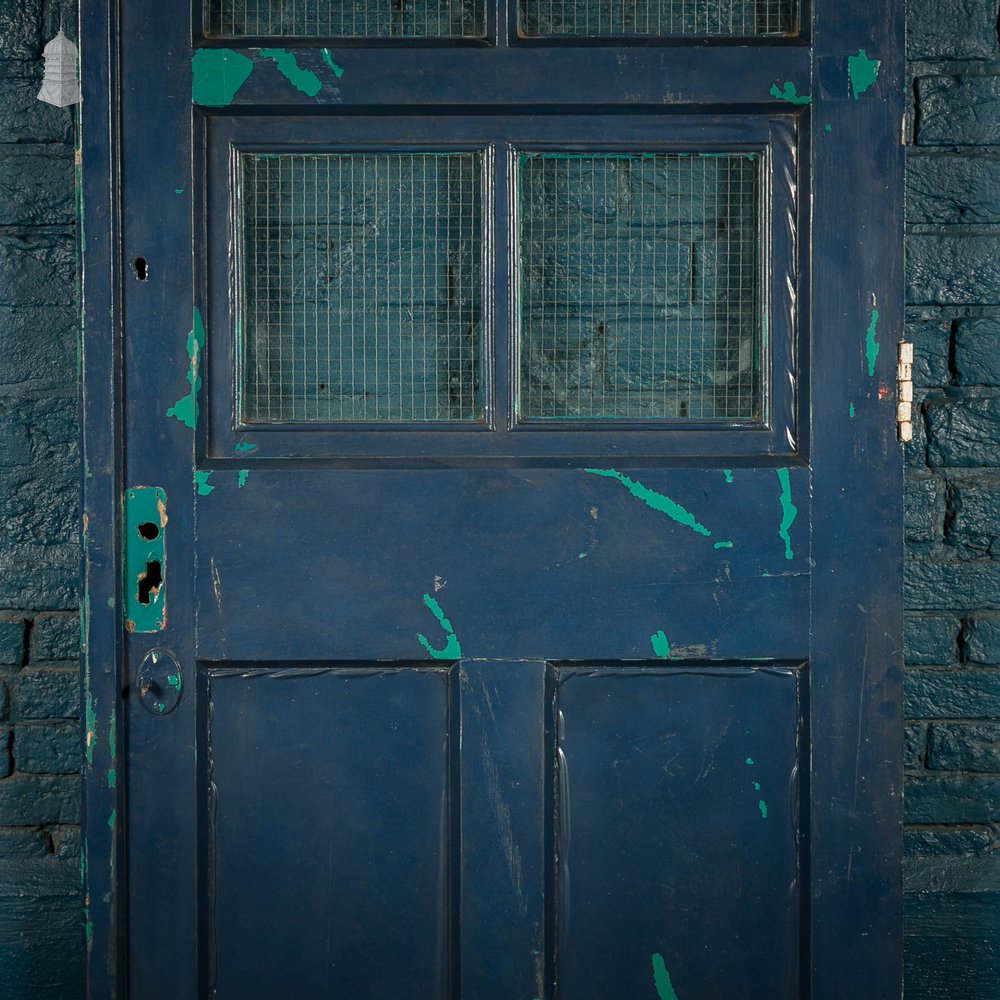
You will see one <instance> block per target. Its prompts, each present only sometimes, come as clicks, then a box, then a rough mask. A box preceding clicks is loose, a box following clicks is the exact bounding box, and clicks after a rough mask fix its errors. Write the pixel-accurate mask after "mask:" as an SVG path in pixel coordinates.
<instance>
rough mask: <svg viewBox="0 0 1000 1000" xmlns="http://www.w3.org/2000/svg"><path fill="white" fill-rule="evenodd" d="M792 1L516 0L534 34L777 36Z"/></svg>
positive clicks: (793, 19)
mask: <svg viewBox="0 0 1000 1000" xmlns="http://www.w3.org/2000/svg"><path fill="white" fill-rule="evenodd" d="M797 20H798V2H797V0H627V2H617V0H616V2H611V0H519V3H518V26H519V28H520V31H521V34H522V35H526V36H528V37H537V36H539V35H583V36H589V37H592V38H593V37H597V38H600V37H605V36H609V35H647V36H654V37H655V36H659V37H669V36H671V35H736V36H741V35H780V34H787V33H789V32H791V31H794V30H795V29H796V25H797Z"/></svg>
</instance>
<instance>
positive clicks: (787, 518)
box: [777, 469, 799, 559]
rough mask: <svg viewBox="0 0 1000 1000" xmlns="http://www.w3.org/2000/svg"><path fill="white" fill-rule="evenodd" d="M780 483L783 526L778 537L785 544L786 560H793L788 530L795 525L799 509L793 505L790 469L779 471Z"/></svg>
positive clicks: (780, 527)
mask: <svg viewBox="0 0 1000 1000" xmlns="http://www.w3.org/2000/svg"><path fill="white" fill-rule="evenodd" d="M777 473H778V482H780V483H781V496H780V497H779V499H780V501H781V524H780V525H779V526H778V535H779V537H780V538H781V539H782V541H784V543H785V558H786V559H792V558H794V556H795V553H794V552H793V551H792V539H791V536H790V535H789V534H788V529H789V528H790V527H791V526H792V525H793V524H794V523H795V518H796V516H797V515H798V512H799V509H798V507H796V506H795V504H793V503H792V485H791V481H790V480H789V478H788V469H778V470H777Z"/></svg>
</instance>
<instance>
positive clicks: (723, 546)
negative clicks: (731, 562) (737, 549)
mask: <svg viewBox="0 0 1000 1000" xmlns="http://www.w3.org/2000/svg"><path fill="white" fill-rule="evenodd" d="M732 547H733V543H732V542H716V543H715V545H713V546H712V548H713V549H731V548H732Z"/></svg>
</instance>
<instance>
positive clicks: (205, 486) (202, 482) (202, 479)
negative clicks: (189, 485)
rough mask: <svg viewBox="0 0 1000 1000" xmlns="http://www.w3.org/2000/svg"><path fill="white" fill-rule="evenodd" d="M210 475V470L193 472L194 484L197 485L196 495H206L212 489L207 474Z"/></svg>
mask: <svg viewBox="0 0 1000 1000" xmlns="http://www.w3.org/2000/svg"><path fill="white" fill-rule="evenodd" d="M211 475H212V472H211V470H209V471H208V472H195V474H194V484H195V486H197V487H198V496H200V497H207V496H208V494H209V493H211V492H212V490H214V489H215V487H214V486H212V485H210V484H209V482H208V479H209V476H211Z"/></svg>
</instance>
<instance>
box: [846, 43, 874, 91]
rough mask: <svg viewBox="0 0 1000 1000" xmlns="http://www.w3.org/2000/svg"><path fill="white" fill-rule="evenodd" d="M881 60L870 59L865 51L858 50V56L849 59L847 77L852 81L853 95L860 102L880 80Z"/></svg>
mask: <svg viewBox="0 0 1000 1000" xmlns="http://www.w3.org/2000/svg"><path fill="white" fill-rule="evenodd" d="M881 65H882V62H881V60H879V59H869V58H868V53H867V52H865V50H864V49H858V54H857V55H856V56H848V57H847V77H848V79H849V80H850V81H851V95H852V96H853V97H854V100H858V99H859V98H860V97H861V95H862V94H863V93H864V92H865V91H866V90H871V88H872V87H874V86H875V81H876V80H877V79H878V68H879V66H881Z"/></svg>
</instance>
